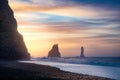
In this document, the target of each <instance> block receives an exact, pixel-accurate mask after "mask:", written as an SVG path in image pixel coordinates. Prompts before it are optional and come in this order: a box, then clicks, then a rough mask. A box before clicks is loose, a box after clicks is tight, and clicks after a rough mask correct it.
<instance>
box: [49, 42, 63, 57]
mask: <svg viewBox="0 0 120 80" xmlns="http://www.w3.org/2000/svg"><path fill="white" fill-rule="evenodd" d="M48 57H61V55H60V52H59V48H58V44H55V45H53V47H52V49H51V50H50V51H49V53H48Z"/></svg>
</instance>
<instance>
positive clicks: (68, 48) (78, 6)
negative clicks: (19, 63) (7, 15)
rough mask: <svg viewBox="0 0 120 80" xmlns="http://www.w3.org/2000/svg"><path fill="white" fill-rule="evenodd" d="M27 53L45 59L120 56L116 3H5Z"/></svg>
mask: <svg viewBox="0 0 120 80" xmlns="http://www.w3.org/2000/svg"><path fill="white" fill-rule="evenodd" d="M9 4H10V6H11V8H12V9H13V11H14V16H15V18H16V19H17V22H18V31H19V32H20V33H21V34H22V35H23V37H24V41H25V44H26V46H27V48H28V51H29V53H30V54H31V56H33V57H45V56H47V55H48V52H49V50H50V49H51V48H52V46H53V45H54V44H59V50H60V53H61V55H62V57H74V56H80V51H81V46H84V48H85V56H87V57H92V56H94V57H107V56H108V57H118V56H120V0H9Z"/></svg>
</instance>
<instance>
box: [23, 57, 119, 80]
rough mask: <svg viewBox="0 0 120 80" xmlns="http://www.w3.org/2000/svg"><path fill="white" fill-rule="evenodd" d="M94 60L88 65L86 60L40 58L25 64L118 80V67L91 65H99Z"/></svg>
mask: <svg viewBox="0 0 120 80" xmlns="http://www.w3.org/2000/svg"><path fill="white" fill-rule="evenodd" d="M94 60H95V59H94ZM94 60H93V59H92V60H91V61H90V62H89V64H88V60H85V59H81V61H80V60H79V59H74V58H69V60H67V59H65V58H44V59H43V58H42V59H37V60H34V61H27V62H29V63H35V64H42V65H49V66H54V67H57V68H60V69H61V70H64V71H69V72H74V73H82V74H88V75H94V76H100V77H107V78H112V79H116V80H119V79H120V67H118V66H117V67H115V66H108V65H107V66H106V65H105V66H104V65H102V66H100V65H93V62H96V64H100V62H99V60H98V61H96V60H95V61H94ZM79 61H80V62H79ZM92 61H93V62H92ZM101 61H102V60H101ZM25 62H26V61H25ZM103 62H104V61H103ZM78 63H79V64H78ZM80 63H84V64H80ZM85 63H86V64H87V65H86V64H85ZM90 64H92V65H90ZM101 64H102V62H101ZM112 64H113V63H112ZM110 65H111V64H110Z"/></svg>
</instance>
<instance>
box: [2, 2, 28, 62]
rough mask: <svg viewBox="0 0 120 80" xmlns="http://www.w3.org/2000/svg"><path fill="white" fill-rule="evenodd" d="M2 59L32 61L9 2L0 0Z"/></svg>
mask: <svg viewBox="0 0 120 80" xmlns="http://www.w3.org/2000/svg"><path fill="white" fill-rule="evenodd" d="M0 59H3V60H21V59H30V54H29V53H28V51H27V48H26V46H25V43H24V40H23V36H22V35H21V34H20V33H19V32H18V31H17V22H16V19H15V18H14V13H13V11H12V9H11V8H10V6H9V5H8V0H0Z"/></svg>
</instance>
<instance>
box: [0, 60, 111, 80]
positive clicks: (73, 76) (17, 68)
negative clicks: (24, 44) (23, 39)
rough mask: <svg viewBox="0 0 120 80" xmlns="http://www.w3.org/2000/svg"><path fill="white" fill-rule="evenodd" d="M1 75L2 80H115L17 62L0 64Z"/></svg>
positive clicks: (0, 79)
mask: <svg viewBox="0 0 120 80" xmlns="http://www.w3.org/2000/svg"><path fill="white" fill-rule="evenodd" d="M0 75H1V76H0V80H9V79H12V80H25V79H26V80H40V79H42V80H113V79H109V78H104V77H97V76H90V75H85V74H77V73H71V72H67V71H63V70H60V69H59V68H56V67H51V66H47V65H37V64H34V63H20V62H15V61H5V62H4V61H2V62H0Z"/></svg>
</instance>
